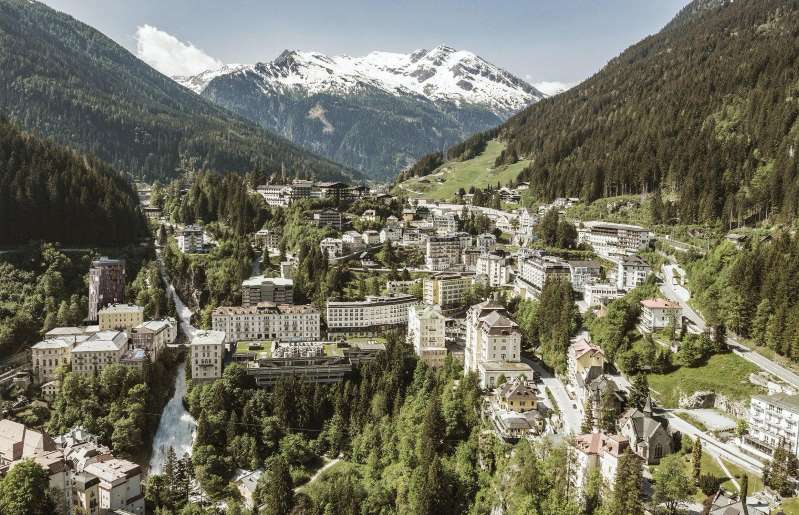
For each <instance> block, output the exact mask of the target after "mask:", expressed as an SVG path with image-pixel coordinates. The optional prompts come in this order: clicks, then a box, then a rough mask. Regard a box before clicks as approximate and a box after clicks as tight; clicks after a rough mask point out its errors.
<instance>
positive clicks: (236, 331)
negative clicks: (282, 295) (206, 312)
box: [211, 302, 320, 342]
mask: <svg viewBox="0 0 799 515" xmlns="http://www.w3.org/2000/svg"><path fill="white" fill-rule="evenodd" d="M211 327H212V328H213V329H214V331H224V332H225V333H226V334H227V338H226V340H225V341H227V342H237V341H239V340H278V341H295V342H302V341H315V340H319V337H320V313H319V310H318V309H316V308H315V307H314V306H313V305H311V304H304V305H293V304H275V303H273V302H261V303H259V304H256V305H254V306H246V307H244V306H242V307H220V308H216V309H215V310H214V312H213V314H212V315H211Z"/></svg>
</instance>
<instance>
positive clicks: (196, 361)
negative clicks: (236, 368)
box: [191, 331, 225, 383]
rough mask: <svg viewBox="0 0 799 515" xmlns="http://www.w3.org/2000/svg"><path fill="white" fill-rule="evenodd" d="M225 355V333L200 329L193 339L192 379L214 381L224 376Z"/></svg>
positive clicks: (195, 380)
mask: <svg viewBox="0 0 799 515" xmlns="http://www.w3.org/2000/svg"><path fill="white" fill-rule="evenodd" d="M224 356H225V333H223V332H222V331H200V332H197V333H195V334H194V337H193V338H192V340H191V380H192V381H194V382H200V383H201V382H207V381H213V380H214V379H218V378H220V377H222V361H223V359H224Z"/></svg>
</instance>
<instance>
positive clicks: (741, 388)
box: [648, 353, 763, 408]
mask: <svg viewBox="0 0 799 515" xmlns="http://www.w3.org/2000/svg"><path fill="white" fill-rule="evenodd" d="M758 370H759V369H758V368H757V367H756V366H755V365H753V364H751V363H749V362H748V361H746V360H745V359H743V358H741V357H739V356H736V355H735V354H732V353H728V354H717V355H715V356H711V358H710V359H709V360H708V362H707V363H706V364H705V365H703V366H701V367H696V368H688V367H680V368H678V369H677V370H675V371H673V372H670V373H668V374H650V375H649V376H648V379H649V386H650V387H651V388H652V390H654V391H655V392H657V394H656V397H657V398H658V400H660V402H661V404H662V405H663V406H665V407H667V408H674V407H677V402H678V401H679V398H680V393H688V394H690V393H693V392H696V391H700V390H710V391H713V392H717V393H720V394H722V395H725V396H726V397H729V398H731V399H737V400H744V399H748V398H750V397H751V396H752V395H757V394H759V393H763V390H762V388H759V387H757V386H755V385H753V384H752V383H750V382H749V381H748V378H749V374H751V373H752V372H757V371H758Z"/></svg>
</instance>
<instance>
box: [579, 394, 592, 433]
mask: <svg viewBox="0 0 799 515" xmlns="http://www.w3.org/2000/svg"><path fill="white" fill-rule="evenodd" d="M593 430H594V410H593V408H592V406H591V401H590V400H588V399H586V400H585V406H584V407H583V423H582V425H581V426H580V432H581V433H583V434H585V433H590V432H591V431H593Z"/></svg>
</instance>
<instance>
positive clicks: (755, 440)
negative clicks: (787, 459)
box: [741, 393, 799, 458]
mask: <svg viewBox="0 0 799 515" xmlns="http://www.w3.org/2000/svg"><path fill="white" fill-rule="evenodd" d="M780 440H783V441H784V442H785V446H786V447H787V449H788V451H789V452H790V453H791V454H793V455H795V456H797V457H799V395H787V394H785V393H777V394H774V395H756V396H754V397H752V402H751V404H750V406H749V432H748V433H747V434H746V435H745V436H744V437H743V438H742V441H741V444H742V446H743V447H744V448H746V449H747V450H749V451H754V453H755V454H756V455H758V456H760V457H769V458H770V457H771V455H772V453H773V452H774V449H776V448H777V446H778V445H779V443H780Z"/></svg>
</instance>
